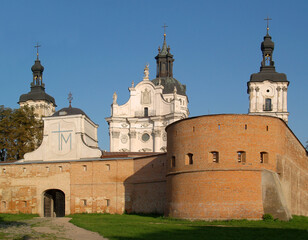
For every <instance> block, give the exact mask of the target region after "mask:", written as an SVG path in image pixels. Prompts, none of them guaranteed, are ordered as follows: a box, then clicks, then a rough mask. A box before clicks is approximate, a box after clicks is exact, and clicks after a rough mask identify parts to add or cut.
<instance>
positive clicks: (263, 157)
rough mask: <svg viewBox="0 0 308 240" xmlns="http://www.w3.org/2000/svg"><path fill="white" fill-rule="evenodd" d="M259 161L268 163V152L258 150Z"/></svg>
mask: <svg viewBox="0 0 308 240" xmlns="http://www.w3.org/2000/svg"><path fill="white" fill-rule="evenodd" d="M260 163H268V153H267V152H260Z"/></svg>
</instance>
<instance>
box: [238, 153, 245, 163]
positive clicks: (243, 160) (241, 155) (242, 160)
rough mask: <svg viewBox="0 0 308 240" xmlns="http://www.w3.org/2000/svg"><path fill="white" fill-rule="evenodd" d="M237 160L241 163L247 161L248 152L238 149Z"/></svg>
mask: <svg viewBox="0 0 308 240" xmlns="http://www.w3.org/2000/svg"><path fill="white" fill-rule="evenodd" d="M237 161H238V162H239V163H240V162H242V163H245V162H246V152H244V151H238V152H237Z"/></svg>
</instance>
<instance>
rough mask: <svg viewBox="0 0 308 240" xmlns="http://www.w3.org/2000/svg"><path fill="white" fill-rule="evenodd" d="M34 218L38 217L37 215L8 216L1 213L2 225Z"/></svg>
mask: <svg viewBox="0 0 308 240" xmlns="http://www.w3.org/2000/svg"><path fill="white" fill-rule="evenodd" d="M34 217H38V215H37V214H23V213H20V214H6V213H0V224H8V223H10V222H18V221H20V220H27V219H31V218H34Z"/></svg>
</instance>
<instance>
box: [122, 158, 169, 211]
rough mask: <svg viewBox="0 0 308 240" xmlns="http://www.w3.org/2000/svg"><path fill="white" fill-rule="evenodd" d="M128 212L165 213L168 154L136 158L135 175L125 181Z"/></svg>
mask: <svg viewBox="0 0 308 240" xmlns="http://www.w3.org/2000/svg"><path fill="white" fill-rule="evenodd" d="M125 188H126V189H129V190H128V191H127V192H126V199H127V202H126V211H127V212H135V213H161V214H163V213H164V209H165V200H166V154H160V155H157V156H149V157H142V158H136V159H135V160H134V174H133V175H132V176H130V177H129V178H128V179H127V180H126V181H125Z"/></svg>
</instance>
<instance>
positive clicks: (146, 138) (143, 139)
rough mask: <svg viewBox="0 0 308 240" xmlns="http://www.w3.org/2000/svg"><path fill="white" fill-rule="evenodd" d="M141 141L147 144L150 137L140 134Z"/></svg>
mask: <svg viewBox="0 0 308 240" xmlns="http://www.w3.org/2000/svg"><path fill="white" fill-rule="evenodd" d="M141 139H142V141H143V142H147V141H149V140H150V135H149V134H147V133H144V134H142V136H141Z"/></svg>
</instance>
